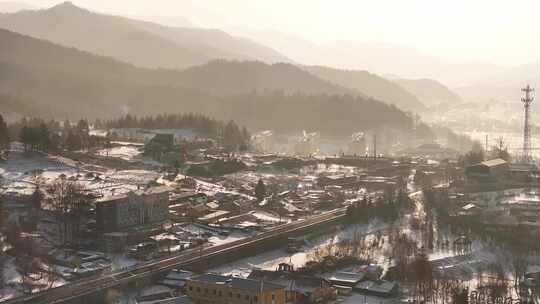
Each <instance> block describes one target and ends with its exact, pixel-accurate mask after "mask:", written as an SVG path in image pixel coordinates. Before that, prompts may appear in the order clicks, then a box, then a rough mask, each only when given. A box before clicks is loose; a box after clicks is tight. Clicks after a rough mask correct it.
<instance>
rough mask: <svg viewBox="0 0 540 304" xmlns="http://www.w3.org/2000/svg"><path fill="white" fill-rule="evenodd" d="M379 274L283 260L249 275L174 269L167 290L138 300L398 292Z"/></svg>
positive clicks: (200, 303) (268, 301)
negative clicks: (310, 269)
mask: <svg viewBox="0 0 540 304" xmlns="http://www.w3.org/2000/svg"><path fill="white" fill-rule="evenodd" d="M380 275H381V271H380V268H378V267H376V266H373V265H364V266H362V267H361V268H360V269H359V270H358V271H355V272H340V271H337V272H333V273H330V274H326V275H309V274H305V273H303V272H301V271H295V270H294V268H293V266H292V265H290V264H286V263H281V264H280V265H279V266H278V268H277V269H276V270H262V269H254V270H252V272H251V273H250V274H249V275H248V276H247V277H246V278H241V277H235V276H227V275H221V274H215V273H204V274H194V273H192V272H189V271H185V270H177V269H174V270H171V271H170V272H169V273H168V274H167V275H166V276H165V277H163V278H162V279H161V280H160V281H159V282H158V284H159V285H161V286H165V287H167V288H168V289H167V291H160V292H159V293H157V294H154V295H151V296H148V295H146V296H142V297H138V298H137V301H138V303H149V302H148V299H154V300H155V299H157V298H160V300H162V301H165V300H169V301H171V300H172V299H182V301H190V302H189V303H194V304H222V303H227V304H228V303H261V304H285V303H289V304H309V303H328V302H331V301H334V300H336V299H337V298H338V297H343V296H348V295H350V294H351V293H353V292H356V293H360V294H365V295H370V296H378V297H382V298H388V297H394V296H396V295H398V293H399V285H398V284H397V283H396V282H389V281H384V280H380ZM152 303H162V302H152ZM167 303H168V302H167ZM180 303H186V302H180Z"/></svg>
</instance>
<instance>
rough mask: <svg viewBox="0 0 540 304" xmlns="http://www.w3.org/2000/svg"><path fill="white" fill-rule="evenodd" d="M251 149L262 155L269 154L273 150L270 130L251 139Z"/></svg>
mask: <svg viewBox="0 0 540 304" xmlns="http://www.w3.org/2000/svg"><path fill="white" fill-rule="evenodd" d="M251 141H252V143H253V147H254V148H255V150H256V151H259V152H262V153H268V152H271V151H272V149H273V148H274V133H272V131H270V130H266V131H262V132H259V133H257V134H255V135H253V137H252V138H251Z"/></svg>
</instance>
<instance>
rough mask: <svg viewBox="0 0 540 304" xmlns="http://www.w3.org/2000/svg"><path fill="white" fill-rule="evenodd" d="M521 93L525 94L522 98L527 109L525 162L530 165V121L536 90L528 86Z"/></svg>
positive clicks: (524, 139)
mask: <svg viewBox="0 0 540 304" xmlns="http://www.w3.org/2000/svg"><path fill="white" fill-rule="evenodd" d="M521 91H522V92H524V93H525V97H523V98H521V101H522V102H523V105H524V107H525V123H524V125H523V161H524V162H525V163H529V162H530V161H531V126H530V121H529V108H530V106H531V103H532V101H533V99H534V97H533V96H532V94H531V93H532V92H533V91H534V89H533V88H531V86H530V85H528V84H527V86H526V87H525V88H523V89H521Z"/></svg>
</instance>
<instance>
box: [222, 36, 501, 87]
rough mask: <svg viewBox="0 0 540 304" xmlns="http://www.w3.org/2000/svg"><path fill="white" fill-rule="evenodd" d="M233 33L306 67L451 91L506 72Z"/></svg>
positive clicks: (388, 49)
mask: <svg viewBox="0 0 540 304" xmlns="http://www.w3.org/2000/svg"><path fill="white" fill-rule="evenodd" d="M232 30H233V31H234V32H236V33H239V34H241V35H243V36H246V37H249V38H251V39H253V40H255V41H257V42H260V43H262V44H265V45H267V46H269V47H272V48H273V49H275V50H277V51H279V52H280V53H281V54H284V55H285V56H287V57H288V58H291V59H292V60H294V61H296V62H301V63H303V64H307V65H323V66H330V67H337V68H340V69H353V70H366V71H370V72H371V73H375V74H378V75H386V74H394V75H397V77H400V78H408V79H421V78H429V79H435V80H437V81H440V82H442V83H444V84H445V85H447V86H449V87H451V88H454V87H460V86H464V85H468V84H471V83H474V82H476V81H479V80H481V79H485V78H486V77H489V76H491V75H493V74H496V73H500V72H502V71H504V68H502V67H499V66H497V65H494V64H491V63H487V62H478V61H473V62H449V61H446V60H443V59H441V58H438V57H436V56H432V55H430V54H426V53H424V52H422V51H419V50H417V49H415V48H413V47H407V46H403V45H400V44H391V43H381V42H356V41H344V40H341V41H331V42H322V43H314V42H311V41H309V40H306V39H303V38H302V37H299V36H294V35H290V34H285V33H281V32H279V31H274V30H246V29H238V28H236V29H232Z"/></svg>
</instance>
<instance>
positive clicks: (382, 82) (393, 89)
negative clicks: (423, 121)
mask: <svg viewBox="0 0 540 304" xmlns="http://www.w3.org/2000/svg"><path fill="white" fill-rule="evenodd" d="M303 68H304V69H305V70H306V71H309V72H310V73H312V74H314V75H316V76H318V77H320V78H322V79H325V80H327V81H329V82H331V83H334V84H337V85H340V86H343V87H347V88H352V89H355V90H357V91H358V92H362V93H363V94H365V95H367V96H369V97H372V98H375V99H377V100H384V101H385V102H387V103H390V104H394V105H396V106H398V107H399V108H401V109H406V110H422V109H424V108H425V106H424V104H422V102H421V101H420V100H419V99H418V98H417V97H416V96H414V95H413V94H411V93H410V91H407V90H406V89H403V88H402V87H401V86H399V85H397V84H395V83H393V82H391V81H389V80H387V79H385V78H382V77H380V76H377V75H375V74H372V73H369V72H367V71H355V70H340V69H333V68H328V67H323V66H305V67H303Z"/></svg>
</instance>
